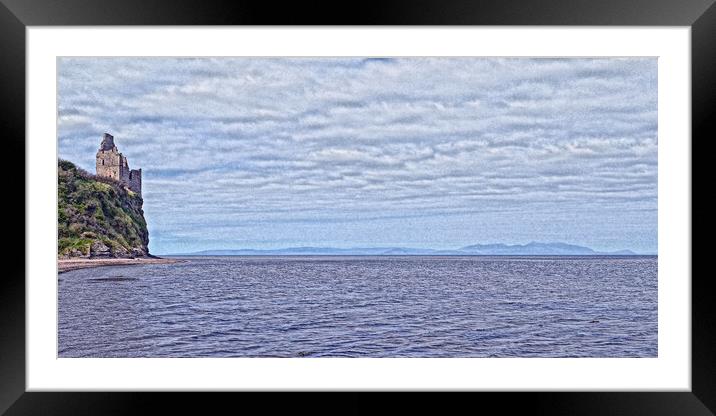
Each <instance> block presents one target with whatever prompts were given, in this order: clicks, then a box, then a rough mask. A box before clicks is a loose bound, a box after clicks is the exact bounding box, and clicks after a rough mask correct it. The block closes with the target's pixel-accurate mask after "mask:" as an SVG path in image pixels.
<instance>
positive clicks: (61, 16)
mask: <svg viewBox="0 0 716 416" xmlns="http://www.w3.org/2000/svg"><path fill="white" fill-rule="evenodd" d="M263 24H270V25H339V24H340V25H343V24H347V25H570V26H580V25H590V26H605V25H609V26H613V25H620V26H622V25H623V26H644V25H646V26H689V27H691V41H692V44H691V58H692V138H688V137H685V138H684V140H691V143H692V149H693V143H694V142H697V141H698V142H706V141H707V140H709V139H711V138H713V137H714V135H713V134H710V133H712V131H713V128H712V126H713V124H714V122H713V120H712V119H711V116H712V114H713V113H714V109H715V108H716V105H715V101H716V44H714V43H716V5H714V0H689V1H684V0H682V1H678V0H670V1H666V0H621V1H618V0H600V1H594V0H548V1H541V2H537V1H529V0H526V1H525V0H523V1H518V0H501V1H489V2H488V1H450V0H443V1H441V0H423V1H419V0H416V1H405V2H399V1H381V2H370V1H360V2H350V3H348V2H320V1H318V2H316V1H314V2H307V1H303V2H272V1H263V2H259V1H208V0H203V1H197V0H193V1H177V0H174V1H172V0H154V1H151V0H104V1H92V0H63V1H53V0H31V1H28V0H0V100H1V102H2V111H0V129H1V130H2V136H0V137H2V143H3V146H4V152H3V153H4V157H3V164H4V165H5V166H4V169H5V171H6V176H5V178H4V179H5V180H4V181H3V182H2V183H3V185H4V188H5V189H4V194H5V196H6V198H5V202H4V205H5V208H10V210H9V211H8V212H9V214H6V215H5V216H3V217H2V218H3V220H2V223H3V226H4V229H5V232H6V236H8V237H7V238H8V240H9V241H10V242H11V245H10V246H8V248H7V249H6V251H5V263H6V264H5V267H4V273H2V275H3V276H2V279H0V285H1V287H2V289H1V290H0V414H3V413H4V414H7V415H20V414H23V415H24V414H43V415H52V414H73V415H74V414H97V415H107V414H134V413H149V412H151V413H156V412H157V410H156V409H163V410H164V411H162V413H165V412H166V407H165V406H168V405H171V406H172V407H174V408H176V409H181V410H183V411H200V412H201V413H209V412H211V410H212V409H213V410H218V409H221V408H222V407H221V406H224V405H225V404H226V403H231V404H232V406H234V407H236V406H237V399H236V396H235V395H234V394H231V395H226V394H210V396H207V395H205V394H199V393H196V394H182V393H161V394H152V393H137V392H134V393H132V392H125V393H107V392H104V393H89V392H72V393H57V392H47V393H36V392H33V393H29V392H26V391H25V381H26V379H25V319H24V318H25V291H24V289H25V257H24V256H20V255H19V250H20V248H19V247H20V245H21V244H22V246H23V253H26V251H25V250H32V247H26V246H25V237H22V238H21V237H20V236H24V235H25V234H24V232H25V229H24V225H25V224H26V223H27V222H28V221H32V218H28V217H27V216H26V214H25V212H26V211H25V208H26V207H25V199H24V195H25V185H24V181H23V182H21V181H20V180H19V178H20V177H21V176H22V177H24V175H25V162H24V161H25V158H26V157H28V155H27V154H26V153H25V47H26V44H25V33H26V32H25V28H26V26H48V25H49V26H55V25H263ZM692 155H696V153H693V151H692ZM8 165H11V166H8ZM692 170H693V158H692ZM692 178H693V181H694V182H697V179H698V176H697V175H694V174H692ZM692 189H693V188H692ZM705 189H708V188H705ZM692 195H693V191H692ZM691 204H692V205H691V206H692V218H693V216H694V214H693V198H692V201H691ZM20 218H24V220H25V221H20ZM701 219H702V220H704V219H705V218H701ZM704 249H705V248H701V250H704ZM693 250H694V251H695V250H697V247H693ZM692 265H693V254H692ZM692 268H693V266H692ZM693 270H694V271H695V269H693ZM689 277H690V278H691V287H692V340H691V342H692V367H691V374H692V388H691V391H690V392H668V391H665V392H571V393H570V392H549V393H535V392H532V393H527V392H523V393H518V392H504V393H476V394H475V395H473V394H471V395H470V398H469V399H468V400H458V401H456V400H455V399H456V398H457V397H456V396H452V397H450V398H445V397H440V398H438V399H437V400H434V396H433V395H431V394H417V395H415V394H411V395H410V396H409V397H408V398H404V399H400V400H397V401H394V402H392V403H390V404H382V405H381V410H400V411H401V412H404V411H406V410H410V409H422V410H426V409H430V408H433V409H439V410H441V412H443V413H444V412H446V411H450V410H452V409H453V408H454V409H459V408H458V407H455V406H464V405H469V406H471V407H469V408H468V409H473V410H480V409H488V408H489V406H494V405H497V406H499V408H500V409H501V410H500V413H516V412H520V413H521V412H524V411H529V412H530V413H537V414H542V413H544V414H553V415H559V414H570V415H580V414H584V415H591V414H607V415H632V414H633V415H637V414H644V415H672V414H679V415H708V414H713V412H716V358H715V357H716V341H715V338H714V329H715V328H716V319H715V316H714V310H715V308H714V302H713V300H712V298H713V293H714V292H712V291H711V290H709V289H710V287H711V286H710V281H709V280H710V279H711V276H710V274H708V273H707V274H703V273H702V274H698V273H695V272H692V276H683V278H684V279H687V278H689ZM258 396H259V397H258V398H257V399H258V400H257V401H258V402H259V403H261V404H262V406H264V408H265V409H266V408H268V409H274V408H275V407H276V406H279V405H283V406H287V408H290V409H294V410H298V409H300V408H302V407H306V408H308V409H310V410H312V411H316V410H322V409H323V410H328V411H331V412H332V413H353V412H355V411H356V410H357V411H364V412H368V411H371V412H372V411H373V410H375V404H374V403H373V401H372V400H366V399H365V397H370V396H364V395H362V394H361V393H339V394H337V395H336V396H335V397H337V398H340V399H341V400H342V404H341V405H340V407H333V406H329V405H328V404H327V403H328V402H325V401H324V399H323V398H321V399H318V400H317V399H314V398H315V395H310V394H309V395H301V396H300V397H297V396H296V395H293V397H292V398H290V399H288V400H283V401H276V400H266V398H265V395H258ZM458 397H465V396H458ZM240 400H241V401H242V404H241V406H242V407H243V406H248V405H247V404H245V402H244V400H246V399H245V397H242V398H241V399H240ZM254 400H256V399H254ZM317 402H320V403H323V404H322V405H317V404H316V403H317ZM309 406H310V407H309Z"/></svg>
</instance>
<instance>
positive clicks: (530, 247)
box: [177, 242, 637, 256]
mask: <svg viewBox="0 0 716 416" xmlns="http://www.w3.org/2000/svg"><path fill="white" fill-rule="evenodd" d="M177 255H184V256H189V255H190V256H600V255H602V256H604V255H610V256H634V255H637V254H636V253H634V252H633V251H631V250H619V251H611V252H599V251H595V250H592V249H591V248H589V247H582V246H577V245H573V244H566V243H538V242H531V243H528V244H524V245H519V244H515V245H508V244H475V245H471V246H466V247H462V248H458V249H455V250H434V249H421V248H405V247H378V248H361V247H356V248H333V247H289V248H282V249H272V250H254V249H238V250H203V251H197V252H193V253H184V254H177Z"/></svg>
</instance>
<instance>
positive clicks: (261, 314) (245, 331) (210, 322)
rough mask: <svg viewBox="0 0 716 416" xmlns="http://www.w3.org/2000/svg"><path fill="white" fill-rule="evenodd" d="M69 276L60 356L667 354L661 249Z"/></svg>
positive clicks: (250, 264)
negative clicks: (660, 305) (660, 315)
mask: <svg viewBox="0 0 716 416" xmlns="http://www.w3.org/2000/svg"><path fill="white" fill-rule="evenodd" d="M184 259H185V260H186V261H184V262H180V263H174V264H149V265H140V266H112V267H98V268H92V269H82V270H75V271H70V272H66V273H62V274H60V275H59V317H58V336H59V340H58V341H59V343H58V346H59V347H58V349H59V351H58V355H59V357H656V356H657V351H658V349H657V258H656V257H655V256H624V257H618V256H614V257H607V256H587V257H573V256H569V257H550V256H547V257H502V256H495V257H481V256H469V257H458V256H443V257H440V256H432V257H431V256H395V257H392V256H391V257H389V256H380V257H362V256H354V257H350V256H348V257H333V256H316V257H304V256H297V257H290V256H286V257H191V258H184Z"/></svg>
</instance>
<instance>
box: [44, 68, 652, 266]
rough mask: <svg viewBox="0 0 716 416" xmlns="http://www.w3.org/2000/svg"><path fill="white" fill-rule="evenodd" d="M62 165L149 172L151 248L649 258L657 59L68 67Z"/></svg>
mask: <svg viewBox="0 0 716 416" xmlns="http://www.w3.org/2000/svg"><path fill="white" fill-rule="evenodd" d="M58 67H59V75H58V76H59V108H58V114H59V116H58V131H59V155H60V157H61V158H64V159H68V160H71V161H74V162H76V163H77V164H78V165H80V166H81V167H83V168H84V169H87V170H88V171H90V172H94V157H95V153H96V151H97V149H98V147H99V143H100V140H101V135H102V133H104V132H108V133H111V134H113V135H114V136H115V142H116V144H117V146H118V147H119V150H120V151H121V152H123V153H124V154H125V155H126V156H127V157H128V158H129V164H130V167H131V168H133V169H136V168H142V169H143V175H144V178H143V179H144V183H143V188H144V189H143V193H144V210H145V214H146V217H147V221H148V223H149V231H150V250H151V251H152V252H153V253H157V254H166V253H177V252H189V251H195V250H203V249H218V248H279V247H288V246H300V245H313V246H334V247H355V246H363V247H365V246H407V247H426V248H427V247H430V248H457V247H461V246H465V245H469V244H476V243H490V242H504V243H527V242H529V241H532V240H536V241H564V242H569V243H575V244H582V245H587V246H590V247H592V248H595V249H597V250H615V249H623V248H629V249H633V250H635V251H638V252H649V253H655V252H656V249H657V211H656V209H657V78H656V77H657V61H656V59H651V58H648V59H525V58H514V59H494V58H489V59H486V58H454V59H444V58H440V59H423V58H407V59H343V58H341V59H325V58H316V59H304V58H301V59H275V58H267V59H256V58H217V59H208V58H201V59H187V58H183V59H164V58H161V59H160V58H126V59H125V58H121V59H120V58H62V59H60V60H59V64H58Z"/></svg>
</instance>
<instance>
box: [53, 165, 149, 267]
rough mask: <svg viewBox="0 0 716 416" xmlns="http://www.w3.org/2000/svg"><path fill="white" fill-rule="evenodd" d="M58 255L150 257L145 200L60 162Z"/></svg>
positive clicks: (116, 185) (109, 182)
mask: <svg viewBox="0 0 716 416" xmlns="http://www.w3.org/2000/svg"><path fill="white" fill-rule="evenodd" d="M57 176H58V200H59V203H58V207H57V216H58V255H59V257H60V258H70V257H85V258H86V257H100V258H101V257H105V258H108V257H118V258H130V257H146V256H148V255H149V250H148V248H147V245H148V244H149V233H148V231H147V223H146V221H145V220H144V211H143V210H142V203H143V201H142V197H141V196H140V195H139V194H137V193H134V192H132V191H131V190H129V189H128V188H127V187H126V186H124V185H122V184H120V183H119V182H117V181H114V180H112V179H108V178H100V177H97V176H94V175H90V174H89V173H87V172H85V171H84V170H82V169H79V168H77V167H76V166H75V165H74V164H73V163H72V162H68V161H65V160H60V161H59V163H58V175H57Z"/></svg>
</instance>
